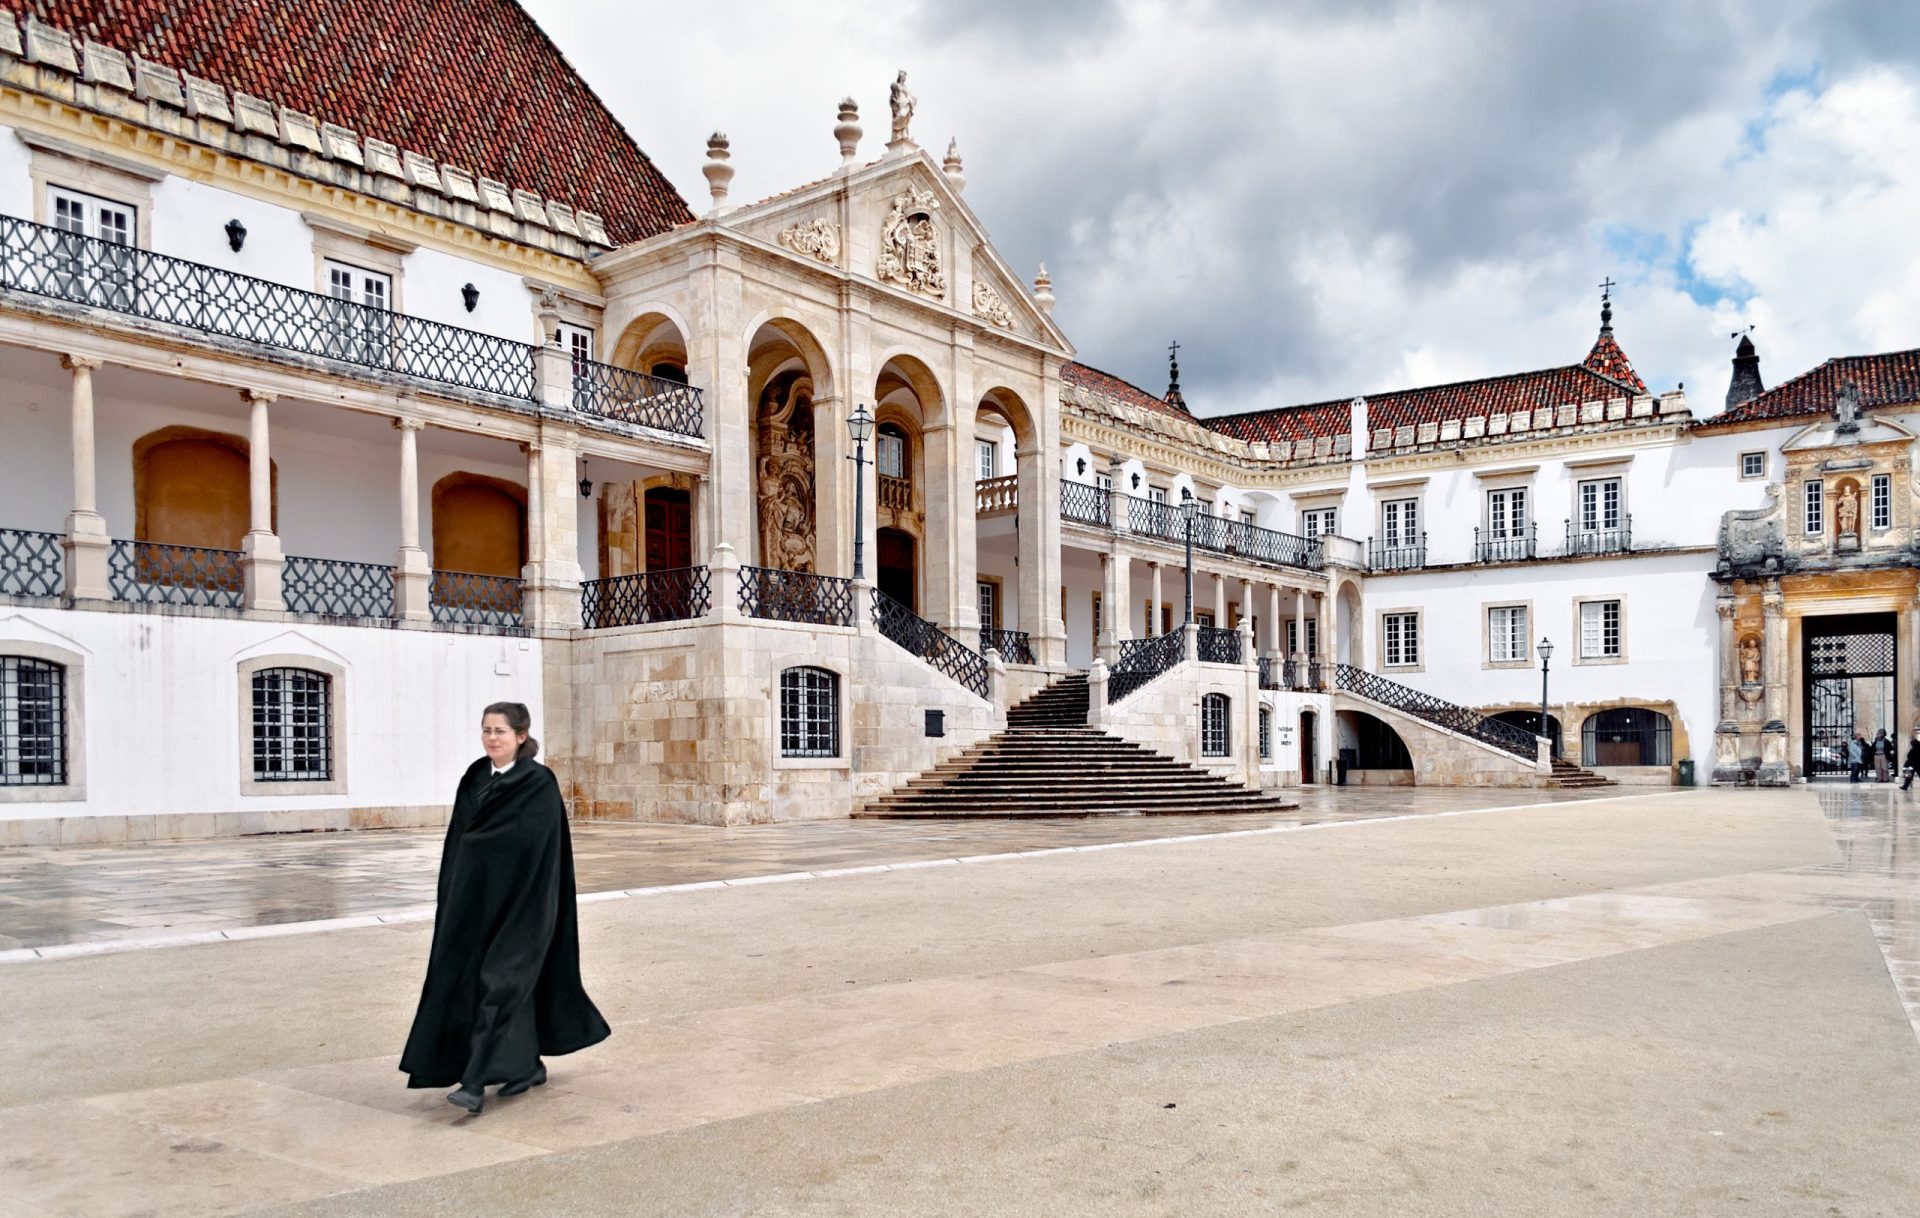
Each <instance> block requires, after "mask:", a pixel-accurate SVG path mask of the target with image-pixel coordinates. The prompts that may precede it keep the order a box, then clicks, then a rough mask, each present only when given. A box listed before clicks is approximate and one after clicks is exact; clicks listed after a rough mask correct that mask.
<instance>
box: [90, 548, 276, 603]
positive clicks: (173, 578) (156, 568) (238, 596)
mask: <svg viewBox="0 0 1920 1218" xmlns="http://www.w3.org/2000/svg"><path fill="white" fill-rule="evenodd" d="M107 588H108V590H109V591H111V592H112V593H113V599H114V600H117V601H128V602H130V603H132V604H136V605H178V606H187V607H195V608H211V609H238V608H240V606H241V603H242V601H243V600H244V598H245V595H246V578H245V575H244V573H243V571H242V569H241V566H240V552H239V551H238V550H209V549H206V548H204V547H201V546H175V545H166V544H164V543H160V542H152V541H116V542H114V543H113V545H112V546H111V547H110V548H109V549H108V551H107Z"/></svg>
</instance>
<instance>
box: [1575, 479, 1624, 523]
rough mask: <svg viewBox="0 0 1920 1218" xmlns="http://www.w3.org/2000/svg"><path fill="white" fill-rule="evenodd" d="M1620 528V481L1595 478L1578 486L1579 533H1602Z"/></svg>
mask: <svg viewBox="0 0 1920 1218" xmlns="http://www.w3.org/2000/svg"><path fill="white" fill-rule="evenodd" d="M1619 527H1620V479H1618V478H1596V479H1594V480H1593V481H1591V482H1582V483H1581V484H1580V531H1581V532H1583V533H1604V532H1610V531H1612V530H1614V529H1617V528H1619Z"/></svg>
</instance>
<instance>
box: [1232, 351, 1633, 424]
mask: <svg viewBox="0 0 1920 1218" xmlns="http://www.w3.org/2000/svg"><path fill="white" fill-rule="evenodd" d="M1630 392H1632V390H1631V389H1630V387H1629V386H1627V385H1623V384H1620V383H1619V382H1617V381H1613V380H1610V379H1609V378H1607V377H1605V376H1602V375H1600V374H1598V373H1596V372H1594V371H1593V370H1592V369H1591V368H1588V367H1586V366H1585V365H1584V364H1573V365H1570V366H1568V367H1565V368H1545V369H1542V370H1541V371H1539V372H1512V373H1508V374H1507V375H1505V376H1490V377H1483V378H1481V379H1480V380H1475V381H1456V382H1454V383H1453V384H1451V385H1429V386H1426V387H1424V388H1420V389H1396V390H1394V391H1392V392H1390V393H1370V394H1367V395H1366V399H1367V426H1368V428H1370V429H1378V428H1382V427H1411V426H1416V425H1418V424H1421V423H1439V422H1444V421H1446V420H1448V419H1466V418H1472V417H1474V416H1481V417H1484V416H1486V415H1493V414H1511V413H1512V412H1514V411H1516V410H1537V409H1539V408H1540V407H1542V406H1565V405H1571V404H1576V403H1580V402H1594V401H1608V400H1612V399H1614V398H1618V397H1621V396H1623V395H1625V394H1628V393H1630ZM1350 401H1351V399H1349V398H1340V399H1337V400H1334V401H1329V402H1315V403H1313V404H1311V405H1306V406H1283V407H1281V408H1279V409H1277V410H1260V411H1253V412H1251V413H1248V414H1237V415H1220V416H1218V417H1215V418H1209V419H1202V420H1200V422H1201V423H1202V424H1204V425H1205V426H1207V427H1210V428H1212V429H1213V430H1215V431H1218V432H1221V433H1223V434H1225V435H1229V436H1236V437H1238V438H1239V439H1242V440H1253V441H1262V440H1264V441H1270V442H1271V441H1279V440H1301V439H1309V438H1313V437H1318V436H1323V435H1340V434H1343V433H1344V432H1346V430H1347V428H1348V426H1349V422H1348V420H1349V417H1350V416H1349V413H1348V403H1349V402H1350Z"/></svg>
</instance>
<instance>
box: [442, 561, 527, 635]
mask: <svg viewBox="0 0 1920 1218" xmlns="http://www.w3.org/2000/svg"><path fill="white" fill-rule="evenodd" d="M525 593H526V581H525V580H522V579H515V578H513V577H512V576H507V575H474V574H472V573H470V572H466V571H435V572H434V573H433V583H432V585H431V589H430V594H429V601H430V602H431V604H430V612H431V616H432V618H433V620H434V621H436V622H439V623H442V624H443V625H448V626H482V627H486V628H488V629H493V630H518V629H521V628H523V627H524V626H525V625H526V615H525V610H524V609H523V605H524V602H525Z"/></svg>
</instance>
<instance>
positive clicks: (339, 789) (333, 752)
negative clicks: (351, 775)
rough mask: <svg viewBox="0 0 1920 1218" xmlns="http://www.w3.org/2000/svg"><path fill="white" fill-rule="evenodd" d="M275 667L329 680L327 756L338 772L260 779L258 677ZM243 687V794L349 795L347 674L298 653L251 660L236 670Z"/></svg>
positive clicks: (322, 660) (239, 702)
mask: <svg viewBox="0 0 1920 1218" xmlns="http://www.w3.org/2000/svg"><path fill="white" fill-rule="evenodd" d="M273 668H300V669H305V670H307V671H308V672H313V673H318V674H320V675H321V676H324V677H326V678H327V732H328V738H327V752H328V756H329V757H330V758H331V759H332V769H331V771H330V773H329V775H328V777H326V778H324V779H313V778H300V779H272V778H256V777H255V776H254V774H255V770H254V752H253V678H254V676H255V674H257V673H260V672H264V671H266V670H268V669H273ZM234 674H235V676H236V678H237V679H238V680H237V684H238V695H239V696H238V698H237V699H236V702H235V710H236V712H237V715H236V717H237V719H238V723H237V724H236V726H237V728H238V731H237V733H236V735H237V737H238V740H237V743H238V745H239V749H238V753H239V765H240V794H241V795H243V796H250V797H251V796H263V795H271V796H285V795H345V794H346V793H347V763H348V748H347V745H348V736H347V722H346V708H347V681H348V675H347V670H346V668H345V667H344V666H342V665H340V664H338V663H335V662H334V661H333V660H330V659H326V658H323V657H321V656H316V655H309V654H305V653H298V652H272V653H268V654H264V655H257V656H249V657H248V658H246V659H244V660H241V661H240V662H239V663H238V664H236V665H235V667H234Z"/></svg>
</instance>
